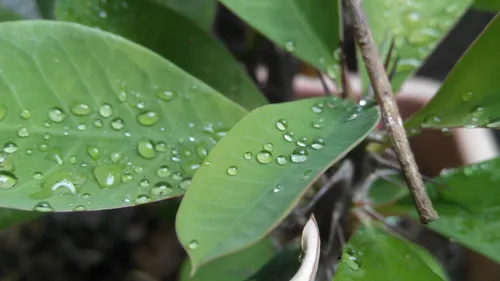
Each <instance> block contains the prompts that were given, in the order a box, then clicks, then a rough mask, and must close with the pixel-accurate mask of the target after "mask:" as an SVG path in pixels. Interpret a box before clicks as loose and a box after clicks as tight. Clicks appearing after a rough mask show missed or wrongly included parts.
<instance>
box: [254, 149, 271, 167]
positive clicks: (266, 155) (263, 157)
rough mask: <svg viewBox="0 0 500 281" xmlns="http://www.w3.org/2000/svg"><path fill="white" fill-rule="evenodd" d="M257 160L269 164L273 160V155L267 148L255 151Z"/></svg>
mask: <svg viewBox="0 0 500 281" xmlns="http://www.w3.org/2000/svg"><path fill="white" fill-rule="evenodd" d="M257 161H258V162H259V163H262V164H269V163H271V162H272V161H273V155H272V154H271V152H269V151H267V150H262V151H260V152H259V153H257Z"/></svg>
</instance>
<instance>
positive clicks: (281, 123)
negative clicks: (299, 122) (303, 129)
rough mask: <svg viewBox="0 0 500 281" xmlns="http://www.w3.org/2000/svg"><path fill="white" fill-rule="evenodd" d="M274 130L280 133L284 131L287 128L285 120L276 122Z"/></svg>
mask: <svg viewBox="0 0 500 281" xmlns="http://www.w3.org/2000/svg"><path fill="white" fill-rule="evenodd" d="M276 128H278V130H280V131H285V130H286V129H287V128H288V122H287V121H286V120H285V119H280V120H278V121H276Z"/></svg>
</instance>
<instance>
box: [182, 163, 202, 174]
mask: <svg viewBox="0 0 500 281" xmlns="http://www.w3.org/2000/svg"><path fill="white" fill-rule="evenodd" d="M199 168H200V163H199V162H198V161H187V162H184V163H182V171H184V173H186V174H189V175H192V174H194V173H195V172H196V170H198V169H199Z"/></svg>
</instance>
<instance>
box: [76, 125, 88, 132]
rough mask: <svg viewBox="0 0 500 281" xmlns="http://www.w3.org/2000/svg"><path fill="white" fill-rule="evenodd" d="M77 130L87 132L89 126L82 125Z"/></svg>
mask: <svg viewBox="0 0 500 281" xmlns="http://www.w3.org/2000/svg"><path fill="white" fill-rule="evenodd" d="M76 128H77V129H78V130H80V131H85V130H87V128H88V126H87V124H84V123H81V124H79V125H78V126H77V127H76Z"/></svg>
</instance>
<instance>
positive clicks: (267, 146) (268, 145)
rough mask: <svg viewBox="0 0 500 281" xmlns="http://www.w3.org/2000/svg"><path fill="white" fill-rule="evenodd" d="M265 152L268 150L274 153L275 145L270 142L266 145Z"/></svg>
mask: <svg viewBox="0 0 500 281" xmlns="http://www.w3.org/2000/svg"><path fill="white" fill-rule="evenodd" d="M263 148H264V150H267V151H273V148H274V147H273V144H272V143H270V142H268V143H265V144H264V146H263Z"/></svg>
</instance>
